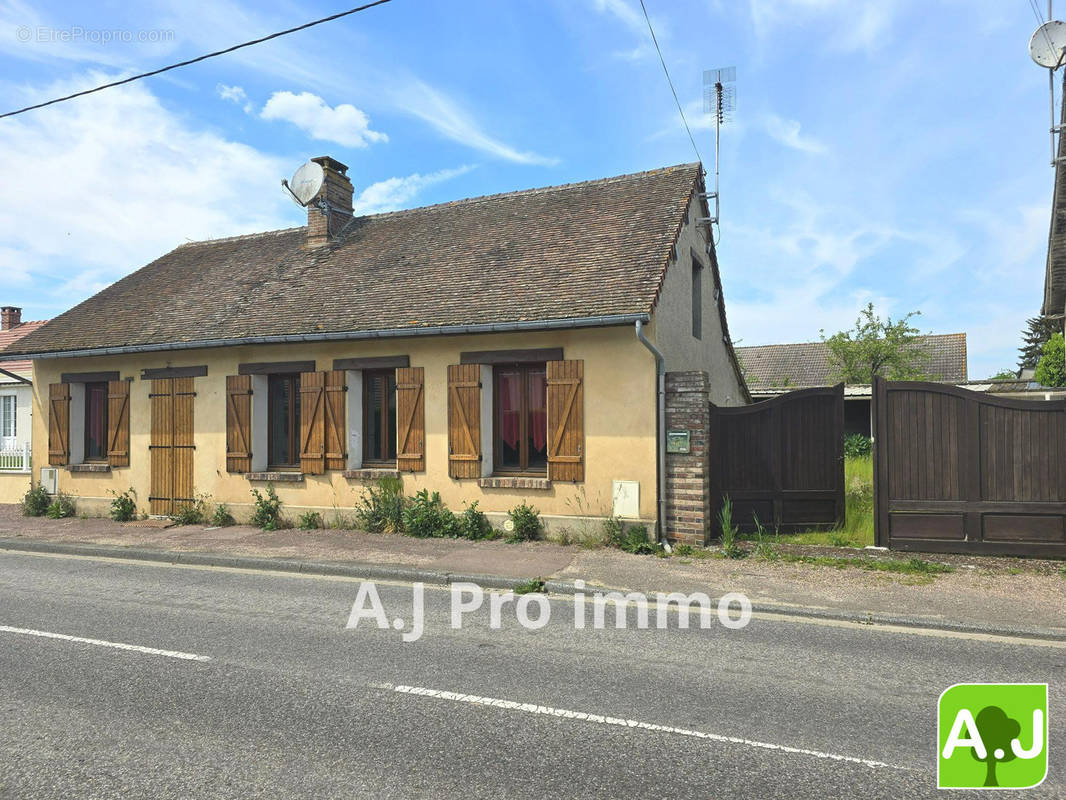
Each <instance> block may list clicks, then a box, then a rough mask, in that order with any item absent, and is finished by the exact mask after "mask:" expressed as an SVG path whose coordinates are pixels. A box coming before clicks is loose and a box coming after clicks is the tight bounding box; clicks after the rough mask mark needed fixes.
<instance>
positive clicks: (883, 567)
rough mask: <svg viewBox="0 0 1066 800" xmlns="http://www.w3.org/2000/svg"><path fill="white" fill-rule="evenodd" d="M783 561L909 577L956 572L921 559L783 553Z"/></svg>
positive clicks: (949, 567) (946, 566)
mask: <svg viewBox="0 0 1066 800" xmlns="http://www.w3.org/2000/svg"><path fill="white" fill-rule="evenodd" d="M781 559H782V560H783V561H787V562H789V563H795V564H814V565H816V566H821V567H835V568H836V569H845V568H847V567H857V568H858V569H863V570H867V571H868V572H895V573H902V574H909V575H943V574H946V573H949V572H954V571H955V568H954V567H952V566H949V565H947V564H938V563H937V562H935V561H923V560H922V559H920V558H909V559H907V560H906V561H902V560H899V559H880V558H868V557H865V556H860V557H854V556H804V555H796V554H794V553H783V554H781Z"/></svg>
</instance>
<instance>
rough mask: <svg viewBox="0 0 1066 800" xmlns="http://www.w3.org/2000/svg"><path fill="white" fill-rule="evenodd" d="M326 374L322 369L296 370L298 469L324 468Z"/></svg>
mask: <svg viewBox="0 0 1066 800" xmlns="http://www.w3.org/2000/svg"><path fill="white" fill-rule="evenodd" d="M325 406H326V376H325V373H324V372H301V373H300V472H302V473H303V474H304V475H321V474H322V473H323V472H325V471H326V442H325V437H326V408H325Z"/></svg>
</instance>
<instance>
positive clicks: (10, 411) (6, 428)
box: [0, 394, 15, 439]
mask: <svg viewBox="0 0 1066 800" xmlns="http://www.w3.org/2000/svg"><path fill="white" fill-rule="evenodd" d="M0 437H2V438H4V439H14V438H15V395H13V394H5V395H0Z"/></svg>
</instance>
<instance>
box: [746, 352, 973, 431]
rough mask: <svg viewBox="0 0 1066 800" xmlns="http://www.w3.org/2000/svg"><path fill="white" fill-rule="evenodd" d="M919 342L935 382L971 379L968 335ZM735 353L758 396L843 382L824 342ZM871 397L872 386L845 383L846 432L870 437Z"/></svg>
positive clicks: (754, 394) (758, 398)
mask: <svg viewBox="0 0 1066 800" xmlns="http://www.w3.org/2000/svg"><path fill="white" fill-rule="evenodd" d="M920 340H921V345H922V346H923V347H924V348H925V349H926V350H927V352H928V353H929V360H928V361H927V362H926V363H925V365H924V369H925V371H926V373H927V374H928V375H929V376H930V378H931V379H932V380H935V381H938V382H941V383H961V382H963V381H965V380H966V334H965V333H947V334H935V335H930V336H922V337H920ZM736 351H737V357H738V358H739V359H740V363H741V364H742V365H743V367H744V375H745V378H746V379H747V382H748V388H749V390H750V391H751V396H752V398H753V399H754V400H767V399H769V398H771V397H777V396H778V395H781V394H785V393H786V392H791V391H795V390H796V389H808V388H811V387H814V386H832V385H833V384H835V383H837V382H838V381H837V378H836V377H835V376H834V369H833V366H832V365H831V364H830V362H829V349H828V348H827V347H826V345H825V342H804V343H801V344H768V345H761V346H756V347H738V348H737V349H736ZM871 396H872V394H871V391H870V384H849V385H847V386H845V387H844V432H845V433H861V434H863V435H864V436H869V435H870V401H871Z"/></svg>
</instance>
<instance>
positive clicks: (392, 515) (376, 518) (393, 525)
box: [355, 477, 407, 533]
mask: <svg viewBox="0 0 1066 800" xmlns="http://www.w3.org/2000/svg"><path fill="white" fill-rule="evenodd" d="M406 504H407V498H405V497H404V496H403V481H402V480H400V479H399V478H393V477H388V478H381V479H380V480H378V482H377V486H368V487H366V488H365V489H363V497H362V499H361V501H360V504H359V505H358V506H356V509H355V518H356V520H357V521H358V523H359V525H360V526H362V527H363V528H365V529H366V530H368V531H370V532H371V533H400V532H401V531H402V530H403V511H404V506H405V505H406Z"/></svg>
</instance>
